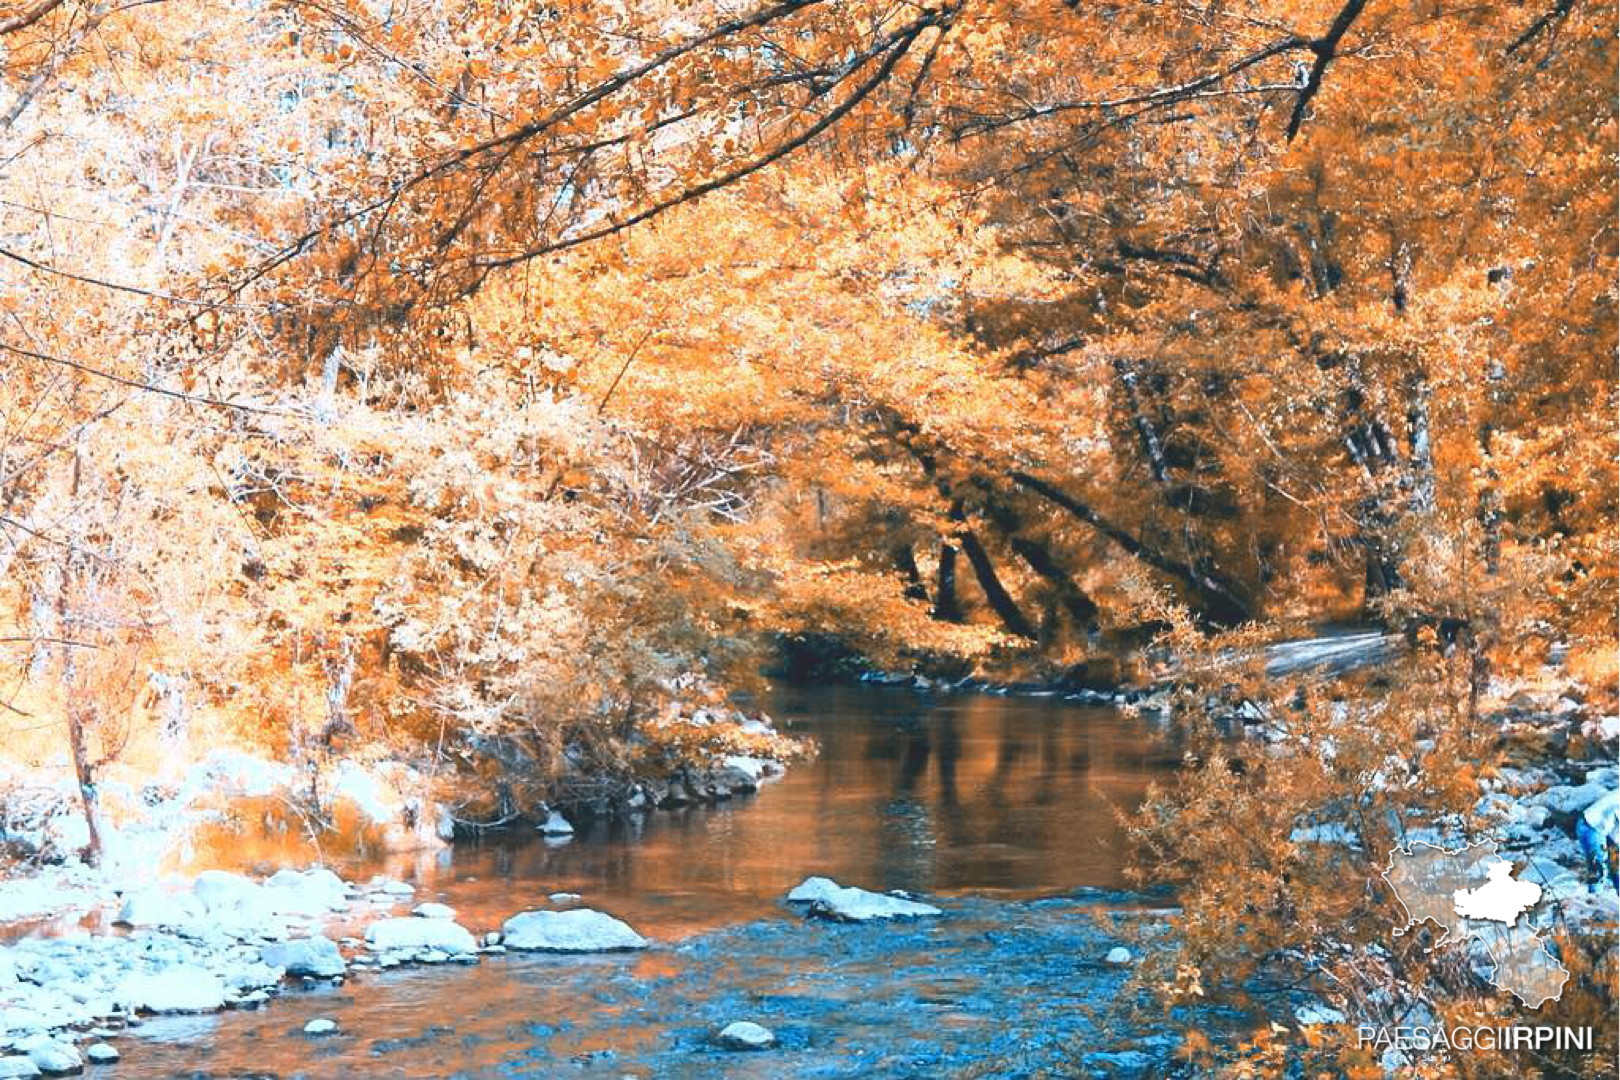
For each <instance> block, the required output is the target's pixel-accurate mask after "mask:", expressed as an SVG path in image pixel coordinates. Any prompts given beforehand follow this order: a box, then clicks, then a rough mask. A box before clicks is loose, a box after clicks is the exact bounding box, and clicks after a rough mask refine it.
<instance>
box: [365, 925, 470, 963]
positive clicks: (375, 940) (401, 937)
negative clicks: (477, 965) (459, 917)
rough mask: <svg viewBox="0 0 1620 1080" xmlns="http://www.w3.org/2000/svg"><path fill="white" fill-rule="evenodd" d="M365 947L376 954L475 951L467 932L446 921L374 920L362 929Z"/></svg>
mask: <svg viewBox="0 0 1620 1080" xmlns="http://www.w3.org/2000/svg"><path fill="white" fill-rule="evenodd" d="M366 943H367V944H368V945H370V946H371V947H372V949H373V950H375V951H377V952H402V951H407V950H409V951H417V950H422V949H437V950H439V951H440V952H446V953H451V954H456V953H470V952H472V951H473V950H474V949H476V948H478V942H477V941H475V940H474V939H473V936H472V934H471V932H469V931H468V930H467V928H466V927H464V926H462V925H461V924H460V923H458V922H454V921H452V920H450V919H418V918H415V917H414V916H409V917H405V918H398V919H378V920H377V921H376V922H374V923H372V924H371V925H370V926H368V927H366Z"/></svg>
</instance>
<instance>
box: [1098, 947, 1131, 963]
mask: <svg viewBox="0 0 1620 1080" xmlns="http://www.w3.org/2000/svg"><path fill="white" fill-rule="evenodd" d="M1103 962H1104V963H1109V964H1113V965H1114V966H1115V967H1123V966H1125V965H1126V964H1128V963H1130V962H1131V950H1129V949H1127V948H1125V947H1124V946H1123V945H1116V946H1114V947H1113V948H1112V949H1109V950H1108V955H1107V956H1105V957H1103Z"/></svg>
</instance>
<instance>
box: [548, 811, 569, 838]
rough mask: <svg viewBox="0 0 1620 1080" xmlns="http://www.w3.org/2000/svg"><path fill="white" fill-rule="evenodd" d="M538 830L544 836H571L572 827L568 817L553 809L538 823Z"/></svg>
mask: <svg viewBox="0 0 1620 1080" xmlns="http://www.w3.org/2000/svg"><path fill="white" fill-rule="evenodd" d="M540 832H541V833H542V834H544V835H546V836H573V835H574V827H573V826H572V825H570V824H569V823H568V819H567V818H565V817H563V816H562V815H561V814H559V813H558V812H557V811H555V810H553V811H551V812H550V813H548V814H547V815H546V820H545V821H542V822H541V823H540Z"/></svg>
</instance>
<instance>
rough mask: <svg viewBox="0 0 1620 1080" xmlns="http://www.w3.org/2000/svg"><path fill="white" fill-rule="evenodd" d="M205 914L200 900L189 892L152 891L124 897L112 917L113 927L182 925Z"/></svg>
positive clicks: (205, 910) (192, 921) (205, 911)
mask: <svg viewBox="0 0 1620 1080" xmlns="http://www.w3.org/2000/svg"><path fill="white" fill-rule="evenodd" d="M206 914H207V909H206V908H204V907H203V904H202V901H201V900H199V899H198V898H197V897H196V896H194V895H192V894H191V893H166V892H158V891H156V890H151V891H144V892H138V893H131V894H130V895H128V896H126V897H124V902H123V903H122V904H120V905H119V907H118V915H117V916H116V917H115V918H114V919H113V923H114V924H115V925H117V926H137V927H139V926H185V925H187V924H188V923H194V922H196V921H198V920H199V919H202V918H203V917H204V916H205V915H206Z"/></svg>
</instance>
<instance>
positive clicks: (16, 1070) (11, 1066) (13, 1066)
mask: <svg viewBox="0 0 1620 1080" xmlns="http://www.w3.org/2000/svg"><path fill="white" fill-rule="evenodd" d="M38 1075H39V1066H38V1065H35V1064H34V1063H33V1061H32V1060H30V1059H29V1058H25V1057H0V1080H20V1078H22V1077H28V1076H38Z"/></svg>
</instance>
